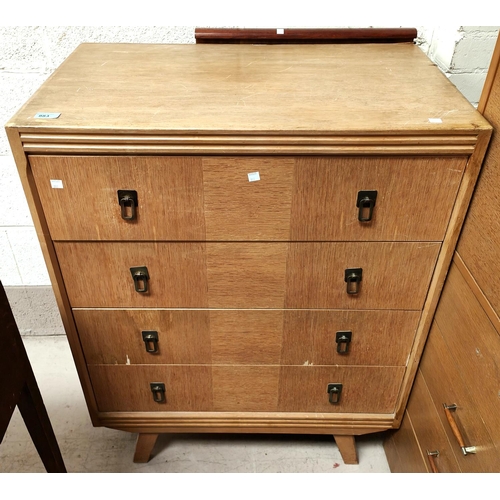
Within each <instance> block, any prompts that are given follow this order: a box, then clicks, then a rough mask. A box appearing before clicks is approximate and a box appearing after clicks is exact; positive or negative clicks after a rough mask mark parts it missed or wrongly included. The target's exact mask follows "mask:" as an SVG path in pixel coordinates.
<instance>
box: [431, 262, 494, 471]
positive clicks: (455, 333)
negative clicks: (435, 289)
mask: <svg viewBox="0 0 500 500" xmlns="http://www.w3.org/2000/svg"><path fill="white" fill-rule="evenodd" d="M435 321H436V323H437V325H438V327H439V331H440V332H441V335H442V337H443V340H444V344H443V348H446V350H447V351H448V352H449V359H450V360H453V364H454V366H455V367H459V368H458V370H457V371H453V367H452V371H453V373H454V378H453V377H452V375H450V377H452V378H453V381H454V382H453V387H455V388H456V389H457V390H458V388H459V387H462V390H463V391H466V393H467V397H469V398H470V399H471V400H472V402H473V403H472V404H473V406H474V408H475V409H476V410H475V411H476V412H477V413H474V415H472V416H471V423H470V425H469V426H468V429H469V431H468V432H475V429H476V423H477V425H478V426H479V425H480V424H481V422H483V423H484V425H485V427H486V429H487V431H488V433H489V435H490V436H492V437H493V439H494V436H499V435H500V422H499V420H498V411H499V409H500V400H499V398H498V387H499V386H500V371H499V369H498V360H499V359H500V337H499V336H498V332H497V331H496V330H495V328H494V327H493V325H492V323H491V322H490V320H489V318H488V316H487V315H486V314H485V312H484V310H483V308H482V307H481V305H480V303H479V302H478V300H477V299H476V298H475V296H474V295H473V293H472V292H471V290H470V288H469V287H468V285H467V283H466V281H465V280H464V278H463V276H462V275H461V273H460V271H458V269H457V268H456V266H455V265H452V267H451V269H450V273H449V278H448V281H447V283H446V286H445V288H444V290H443V294H442V298H441V302H440V306H439V309H438V311H437V312H436V319H435ZM438 339H439V337H438ZM435 342H437V340H436V341H435ZM440 355H441V354H440ZM427 371H428V372H429V374H428V375H427V377H431V370H430V369H428V370H427ZM433 376H435V377H436V376H440V377H441V376H442V374H441V373H439V375H437V374H436V375H433ZM464 397H465V396H464ZM444 402H445V401H443V403H444ZM451 403H455V401H452V402H450V404H451ZM456 403H457V404H459V403H458V402H456ZM470 411H471V412H473V410H472V409H471V410H470ZM461 413H463V412H461ZM476 421H479V422H476ZM494 442H495V447H496V448H497V454H498V455H497V456H498V457H500V446H499V445H498V443H497V441H496V440H495V441H494ZM497 460H498V458H497ZM497 463H498V462H497ZM497 470H498V467H497Z"/></svg>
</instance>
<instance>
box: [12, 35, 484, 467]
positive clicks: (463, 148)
mask: <svg viewBox="0 0 500 500" xmlns="http://www.w3.org/2000/svg"><path fill="white" fill-rule="evenodd" d="M7 132H8V135H9V139H10V142H11V146H12V150H13V152H14V155H15V158H16V163H17V165H18V168H19V172H20V175H21V178H22V180H23V183H24V187H25V190H26V194H27V197H28V200H29V203H30V206H31V208H32V213H33V217H34V220H35V225H36V228H37V231H38V234H39V237H40V241H41V243H42V248H43V251H44V255H45V258H46V262H47V265H48V268H49V273H50V276H51V279H52V283H53V286H54V290H55V293H56V296H57V299H58V304H59V307H60V311H61V315H62V318H63V321H64V324H65V328H66V331H67V335H68V339H69V341H70V345H71V348H72V351H73V355H74V358H75V362H76V366H77V369H78V372H79V375H80V378H81V382H82V387H83V389H84V393H85V396H86V399H87V403H88V407H89V412H90V415H91V418H92V421H93V423H94V425H104V426H108V427H112V428H116V429H122V430H126V431H131V432H137V433H139V435H140V437H139V441H138V448H137V454H136V460H144V459H145V460H147V457H148V456H149V451H150V448H151V447H152V444H154V439H155V436H156V435H157V434H158V433H161V432H186V431H193V432H267V433H269V432H271V433H274V432H281V433H321V434H325V433H328V434H332V435H334V436H335V439H336V441H337V444H338V445H339V448H340V450H341V452H342V455H343V457H344V460H345V461H346V462H348V463H354V462H356V460H357V457H356V452H355V448H354V436H356V435H360V434H364V433H370V432H378V431H382V430H386V429H391V428H396V427H398V426H399V424H400V420H401V416H402V413H403V411H404V408H405V405H406V400H407V398H408V393H409V390H410V387H411V384H412V382H413V379H414V376H415V372H416V367H417V364H418V360H419V357H420V354H421V351H422V346H423V343H424V342H425V339H426V336H427V333H428V329H429V326H430V322H431V319H432V315H433V313H434V310H435V306H436V303H437V300H438V297H439V294H440V291H441V287H442V284H443V281H444V278H445V276H446V273H447V269H448V266H449V263H450V260H451V256H452V253H453V250H454V246H455V244H456V240H457V236H458V232H459V230H460V227H461V224H462V221H463V216H464V213H465V211H466V209H467V205H468V202H469V199H470V196H471V193H472V190H473V188H474V183H475V181H476V178H477V175H478V173H479V169H480V165H481V161H482V157H483V155H484V151H485V149H486V147H487V144H488V140H489V137H490V133H491V130H490V126H489V124H488V123H487V122H486V121H485V120H484V119H483V118H482V117H481V116H480V115H479V114H478V113H477V112H476V111H475V110H474V109H473V108H472V107H471V106H470V105H469V104H468V103H467V102H466V101H465V100H464V99H463V98H462V97H461V96H460V95H459V93H458V92H457V91H456V90H455V89H454V87H453V86H452V85H451V84H449V82H447V80H446V78H445V77H443V76H442V75H441V74H440V72H439V71H438V70H437V69H436V68H435V67H433V66H432V65H431V64H430V62H429V61H428V60H427V58H426V56H425V55H424V54H422V53H421V51H420V50H419V49H418V48H417V47H416V46H414V45H412V44H395V45H394V44H393V45H390V44H380V45H371V44H368V45H349V44H346V45H337V46H327V45H309V46H307V45H288V46H265V45H262V46H252V45H246V46H243V45H228V46H222V45H221V46H216V47H214V46H200V45H193V46H190V45H184V46H176V45H171V46H168V45H127V44H119V45H118V44H109V45H100V44H95V45H93V44H85V45H82V46H80V47H79V48H78V49H77V50H76V51H75V52H74V53H73V54H72V55H71V56H70V57H69V58H68V59H67V60H66V61H65V62H64V63H63V65H62V66H61V67H60V68H59V69H58V70H57V71H56V72H55V73H54V74H53V75H52V76H51V78H50V79H49V80H48V81H47V82H46V83H45V84H44V85H43V86H42V87H41V89H40V90H39V91H38V92H37V93H36V94H35V95H34V96H33V97H32V98H31V99H30V101H29V102H28V103H27V104H26V105H25V106H24V107H23V108H22V109H21V110H20V111H19V112H18V113H17V114H16V116H15V117H14V118H13V119H12V120H11V121H10V122H9V123H8V124H7Z"/></svg>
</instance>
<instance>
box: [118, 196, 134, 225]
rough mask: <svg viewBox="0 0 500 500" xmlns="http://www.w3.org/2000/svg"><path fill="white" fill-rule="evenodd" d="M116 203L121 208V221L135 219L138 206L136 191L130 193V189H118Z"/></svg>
mask: <svg viewBox="0 0 500 500" xmlns="http://www.w3.org/2000/svg"><path fill="white" fill-rule="evenodd" d="M118 203H119V204H120V207H121V215H122V219H123V220H129V221H130V220H135V219H136V217H137V212H136V207H137V206H138V202H137V191H132V190H130V189H119V190H118Z"/></svg>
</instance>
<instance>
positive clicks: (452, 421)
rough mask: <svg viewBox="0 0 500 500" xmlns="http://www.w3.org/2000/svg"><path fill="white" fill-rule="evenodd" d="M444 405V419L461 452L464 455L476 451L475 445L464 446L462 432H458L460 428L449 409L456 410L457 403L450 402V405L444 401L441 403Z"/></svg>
mask: <svg viewBox="0 0 500 500" xmlns="http://www.w3.org/2000/svg"><path fill="white" fill-rule="evenodd" d="M443 407H444V413H445V415H446V419H447V420H448V423H449V424H450V427H451V431H452V432H453V435H454V436H455V439H456V440H457V442H458V445H459V446H460V448H461V449H462V453H463V454H464V455H468V454H469V453H476V447H475V446H465V441H464V438H463V437H462V433H461V432H460V429H459V428H458V425H457V423H456V422H455V418H454V417H453V413H452V412H451V410H456V409H457V405H455V404H452V405H447V404H446V403H443Z"/></svg>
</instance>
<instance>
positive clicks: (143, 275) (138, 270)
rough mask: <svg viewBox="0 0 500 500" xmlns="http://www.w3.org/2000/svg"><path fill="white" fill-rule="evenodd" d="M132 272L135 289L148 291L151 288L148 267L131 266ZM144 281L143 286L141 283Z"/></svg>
mask: <svg viewBox="0 0 500 500" xmlns="http://www.w3.org/2000/svg"><path fill="white" fill-rule="evenodd" d="M130 273H131V274H132V279H133V280H134V287H135V291H136V292H139V293H147V292H148V290H149V287H148V280H149V273H148V268H147V267H145V266H142V267H131V268H130ZM141 283H142V286H141V285H140V284H141Z"/></svg>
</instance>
